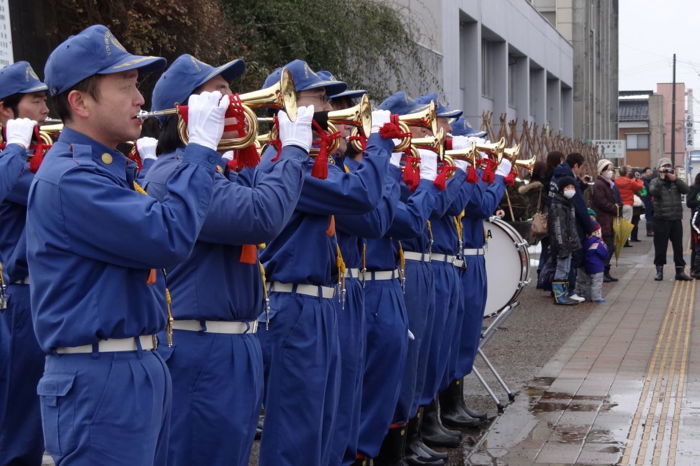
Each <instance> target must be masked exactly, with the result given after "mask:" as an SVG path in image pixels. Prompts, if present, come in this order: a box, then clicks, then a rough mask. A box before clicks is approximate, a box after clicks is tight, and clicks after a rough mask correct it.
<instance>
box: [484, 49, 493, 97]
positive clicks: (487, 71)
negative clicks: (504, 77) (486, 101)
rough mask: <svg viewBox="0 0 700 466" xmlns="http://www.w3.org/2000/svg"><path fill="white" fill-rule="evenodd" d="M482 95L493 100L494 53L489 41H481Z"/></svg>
mask: <svg viewBox="0 0 700 466" xmlns="http://www.w3.org/2000/svg"><path fill="white" fill-rule="evenodd" d="M481 94H482V95H483V96H484V97H488V98H493V53H492V50H491V47H490V46H489V43H488V42H487V41H485V40H484V41H481Z"/></svg>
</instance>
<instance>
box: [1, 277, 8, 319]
mask: <svg viewBox="0 0 700 466" xmlns="http://www.w3.org/2000/svg"><path fill="white" fill-rule="evenodd" d="M0 273H2V272H0ZM6 290H7V286H5V285H4V284H2V285H0V311H4V310H5V309H7V294H6V293H5V292H6Z"/></svg>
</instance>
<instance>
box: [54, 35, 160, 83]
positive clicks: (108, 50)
mask: <svg viewBox="0 0 700 466" xmlns="http://www.w3.org/2000/svg"><path fill="white" fill-rule="evenodd" d="M165 63H166V62H165V58H161V57H152V56H141V55H132V54H131V53H129V52H127V51H126V49H125V48H124V46H123V45H122V44H120V43H119V41H118V40H117V38H116V37H114V35H112V33H111V32H110V30H109V29H107V27H105V26H103V25H101V24H95V25H94V26H90V27H89V28H87V29H84V30H83V31H81V32H80V33H79V34H76V35H74V36H70V37H69V38H68V39H66V40H65V41H63V43H61V45H59V46H58V47H56V48H55V49H54V51H53V52H51V55H49V59H48V60H47V61H46V66H45V67H44V78H45V79H46V84H47V85H48V86H49V94H51V95H56V94H60V93H62V92H65V91H67V90H68V89H70V88H71V87H73V86H75V85H76V84H78V83H79V82H80V81H82V80H83V79H86V78H89V77H90V76H93V75H96V74H114V73H121V72H122V71H129V70H136V69H138V70H140V71H142V72H145V73H148V72H151V71H157V70H159V69H161V68H163V67H164V66H165Z"/></svg>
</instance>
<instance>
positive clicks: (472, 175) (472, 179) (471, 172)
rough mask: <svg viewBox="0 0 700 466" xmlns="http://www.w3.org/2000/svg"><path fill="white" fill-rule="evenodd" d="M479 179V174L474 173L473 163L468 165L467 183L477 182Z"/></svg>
mask: <svg viewBox="0 0 700 466" xmlns="http://www.w3.org/2000/svg"><path fill="white" fill-rule="evenodd" d="M478 181H479V175H477V174H476V169H475V168H474V166H473V165H469V170H468V171H467V183H471V184H474V183H477V182H478Z"/></svg>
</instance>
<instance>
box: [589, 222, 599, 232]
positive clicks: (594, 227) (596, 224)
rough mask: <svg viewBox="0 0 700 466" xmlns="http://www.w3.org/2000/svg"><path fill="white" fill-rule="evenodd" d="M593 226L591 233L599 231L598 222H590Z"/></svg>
mask: <svg viewBox="0 0 700 466" xmlns="http://www.w3.org/2000/svg"><path fill="white" fill-rule="evenodd" d="M591 224H592V225H593V231H596V230H600V223H598V222H591Z"/></svg>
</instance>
